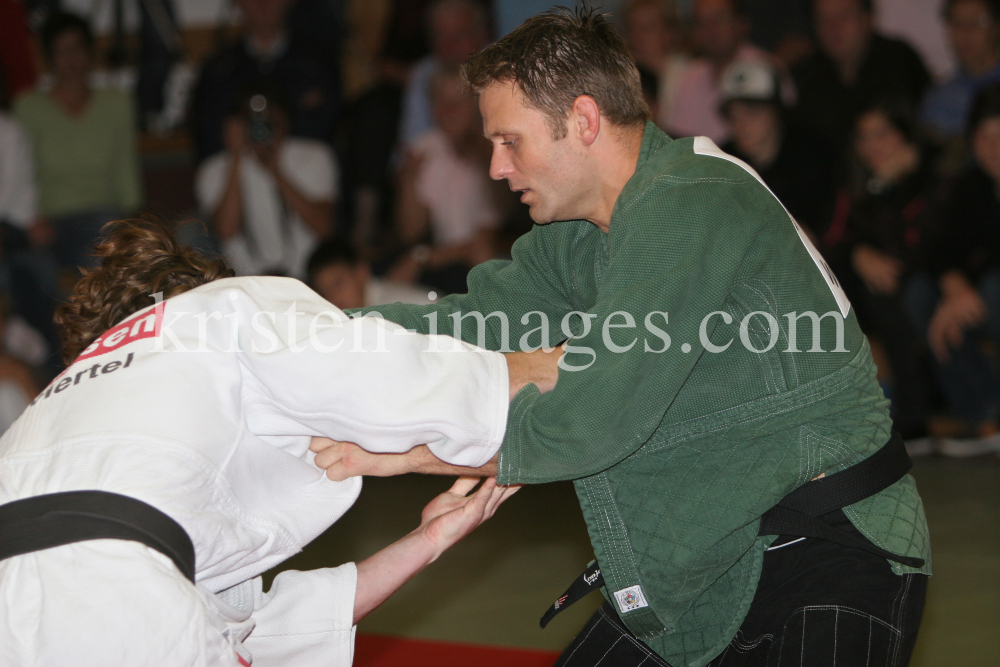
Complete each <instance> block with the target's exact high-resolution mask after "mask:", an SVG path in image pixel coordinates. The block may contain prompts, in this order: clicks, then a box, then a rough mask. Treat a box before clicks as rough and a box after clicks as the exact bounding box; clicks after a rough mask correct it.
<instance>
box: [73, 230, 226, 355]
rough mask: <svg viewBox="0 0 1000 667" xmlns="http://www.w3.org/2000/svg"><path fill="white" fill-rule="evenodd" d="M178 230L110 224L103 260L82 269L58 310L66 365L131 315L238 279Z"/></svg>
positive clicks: (100, 252) (101, 247)
mask: <svg viewBox="0 0 1000 667" xmlns="http://www.w3.org/2000/svg"><path fill="white" fill-rule="evenodd" d="M178 228H179V225H178V224H176V223H169V222H165V221H163V220H160V219H159V218H156V217H154V216H143V217H141V218H132V219H128V220H115V221H113V222H109V223H108V224H106V225H105V226H104V228H103V229H102V230H101V231H102V234H103V238H102V240H101V242H100V243H98V244H97V245H96V246H95V247H94V255H95V256H96V257H98V258H99V259H101V265H100V267H98V268H95V269H84V270H83V277H82V278H81V279H80V280H79V281H78V282H77V283H76V285H75V286H74V287H73V293H72V294H71V295H70V297H69V302H68V303H65V304H63V305H61V306H60V307H59V308H58V309H57V310H56V318H55V319H56V324H57V325H59V327H60V329H61V333H62V341H63V349H62V358H63V362H64V363H65V364H66V365H67V366H68V365H69V364H71V363H73V360H74V359H76V358H77V357H78V356H79V355H80V353H81V352H82V351H83V350H85V349H86V348H87V346H88V345H90V344H91V343H92V342H93V341H94V339H95V338H97V337H98V336H99V335H101V334H102V333H104V332H105V331H107V330H108V329H110V328H111V327H112V326H114V325H115V324H117V323H118V322H120V321H122V320H123V319H125V318H126V317H128V316H129V315H131V314H132V313H135V312H137V311H140V310H142V309H143V308H145V307H147V306H149V305H152V304H153V303H155V299H154V297H153V295H154V294H157V293H159V292H162V293H163V298H164V299H169V298H170V297H172V296H176V295H177V294H180V293H181V292H186V291H187V290H189V289H193V288H195V287H198V286H199V285H204V284H205V283H210V282H212V281H213V280H218V279H219V278H229V277H232V276H233V275H235V273H234V272H233V270H232V269H231V268H230V267H229V265H228V264H227V263H226V261H225V260H224V259H222V258H221V257H209V256H206V255H204V254H202V253H201V252H199V251H198V250H196V249H195V248H193V247H191V246H188V245H184V244H182V243H180V242H179V241H178V240H177V230H178Z"/></svg>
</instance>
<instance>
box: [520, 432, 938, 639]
mask: <svg viewBox="0 0 1000 667" xmlns="http://www.w3.org/2000/svg"><path fill="white" fill-rule="evenodd" d="M912 467H913V461H911V460H910V456H909V454H907V453H906V446H905V445H904V443H903V438H902V437H900V435H899V434H898V433H896V432H895V431H894V432H893V433H892V437H890V438H889V441H888V442H886V443H885V444H884V445H883V446H882V447H881V448H880V449H879V450H878V451H877V452H875V453H874V454H872V455H871V456H869V457H868V458H867V459H865V460H864V461H862V462H861V463H857V464H855V465H853V466H851V467H850V468H847V469H846V470H842V471H840V472H838V473H836V474H833V475H830V476H828V477H821V478H819V479H814V480H812V481H811V482H808V483H806V484H803V485H802V486H800V487H799V488H797V489H796V490H794V491H792V492H791V493H789V494H788V495H787V496H785V497H784V498H782V499H781V502H779V503H778V504H777V505H775V506H774V507H772V508H771V509H769V510H768V511H767V512H765V513H764V515H763V516H762V517H761V518H760V530H759V531H758V533H757V534H758V535H786V536H794V537H813V538H816V539H821V540H826V541H828V542H835V543H837V544H840V545H843V546H847V547H854V548H856V549H863V550H865V551H868V552H869V553H873V554H876V555H878V556H882V557H883V558H887V559H889V560H894V561H896V562H898V563H902V564H903V565H908V566H910V567H923V565H924V560H923V559H922V558H913V557H911V556H900V555H898V554H894V553H892V552H889V551H886V550H885V549H883V548H882V547H880V546H878V545H876V544H874V543H872V542H871V541H870V540H868V539H867V538H865V537H864V536H863V535H861V534H860V533H851V532H848V531H846V530H841V529H840V528H837V527H835V526H832V525H830V524H829V523H827V522H826V521H824V520H823V515H825V514H829V513H830V512H834V511H836V510H839V509H841V508H844V507H847V506H848V505H853V504H854V503H856V502H859V501H861V500H864V499H865V498H868V497H869V496H873V495H875V494H876V493H878V492H879V491H881V490H883V489H886V488H888V487H890V486H892V485H893V484H895V483H896V482H898V481H899V480H900V479H902V477H903V475H905V474H906V473H907V472H909V470H910V468H912ZM603 585H604V577H603V576H602V575H601V569H600V566H599V565H598V564H597V562H596V561H595V562H594V563H592V564H591V565H590V566H588V567H587V569H586V570H585V571H584V573H583V574H581V575H580V576H579V577H577V579H576V581H574V582H573V583H572V584H571V585H570V587H569V588H568V589H566V592H565V593H563V595H562V596H561V597H560V598H559V599H558V600H556V601H555V602H554V603H553V604H552V606H550V607H549V609H548V610H547V611H546V612H545V615H544V616H542V620H541V622H540V625H541V626H542V627H543V628H544V627H545V626H546V625H548V624H549V621H551V620H552V619H553V617H555V615H556V614H558V613H559V612H561V611H562V610H564V609H566V607H568V606H570V605H571V604H573V603H574V602H576V601H577V600H579V599H580V598H582V597H584V596H585V595H587V594H588V593H590V592H591V591H594V590H596V589H598V588H600V587H601V586H603Z"/></svg>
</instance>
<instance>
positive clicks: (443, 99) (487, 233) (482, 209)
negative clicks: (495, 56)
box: [388, 70, 507, 293]
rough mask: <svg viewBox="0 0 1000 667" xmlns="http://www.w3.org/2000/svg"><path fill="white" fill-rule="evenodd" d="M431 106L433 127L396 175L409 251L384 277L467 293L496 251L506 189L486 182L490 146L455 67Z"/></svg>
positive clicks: (444, 75)
mask: <svg viewBox="0 0 1000 667" xmlns="http://www.w3.org/2000/svg"><path fill="white" fill-rule="evenodd" d="M431 101H432V104H433V112H434V121H435V123H436V126H435V127H434V128H433V129H431V130H429V131H428V132H426V133H425V134H423V135H422V136H421V137H420V138H419V139H418V140H417V141H415V142H414V143H413V147H412V149H411V151H410V153H409V155H408V156H407V158H406V161H405V164H404V165H403V168H402V169H401V171H400V177H399V192H398V201H397V209H396V229H397V233H398V236H399V238H400V240H401V241H402V242H403V243H404V244H405V245H407V246H409V247H411V250H410V252H409V253H407V255H406V256H405V257H404V258H403V259H402V260H400V261H399V262H397V263H396V265H395V266H394V267H393V268H392V269H391V270H390V271H389V273H388V277H389V278H390V279H391V280H395V281H398V282H403V283H413V282H420V283H423V284H426V285H430V286H431V287H436V288H438V289H440V290H442V291H444V292H449V293H454V292H465V291H466V286H465V276H466V274H467V273H468V272H469V269H471V268H472V267H474V266H475V265H476V264H479V263H480V262H484V261H486V260H488V259H492V258H493V257H494V255H495V254H496V233H495V231H496V228H497V227H498V226H499V225H500V223H501V222H502V219H503V210H502V205H501V203H500V201H501V200H500V197H499V195H500V193H501V191H503V190H506V189H507V188H506V185H505V184H504V183H503V182H501V181H497V182H494V181H491V180H490V178H489V163H490V144H489V143H488V142H486V141H483V126H482V120H481V118H480V116H479V109H478V107H477V106H476V102H475V101H474V100H472V99H471V98H470V97H469V96H468V95H466V93H465V89H464V88H463V86H462V82H461V80H460V79H459V76H458V72H457V71H456V70H442V71H440V72H438V73H437V74H436V75H435V76H434V78H433V79H432V80H431Z"/></svg>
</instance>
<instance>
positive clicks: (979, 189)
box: [907, 85, 1000, 454]
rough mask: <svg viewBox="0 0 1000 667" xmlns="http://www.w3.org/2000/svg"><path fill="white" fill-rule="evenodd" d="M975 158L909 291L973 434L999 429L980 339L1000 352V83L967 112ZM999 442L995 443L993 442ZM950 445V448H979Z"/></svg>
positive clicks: (997, 401) (999, 398) (999, 410)
mask: <svg viewBox="0 0 1000 667" xmlns="http://www.w3.org/2000/svg"><path fill="white" fill-rule="evenodd" d="M969 136H970V138H971V144H972V153H973V156H974V162H973V164H971V165H969V166H968V167H967V168H966V170H965V171H964V173H962V175H961V176H960V177H959V178H958V180H957V182H956V183H955V185H954V187H953V189H952V192H951V193H950V196H949V198H948V200H947V204H946V206H945V207H944V211H943V214H942V225H941V227H940V232H939V233H938V234H937V235H935V236H933V237H931V238H929V239H927V245H928V246H930V248H929V251H928V257H929V258H930V262H929V269H930V272H929V273H928V274H924V275H921V276H918V278H917V279H915V280H914V281H913V283H912V285H911V287H910V288H909V290H908V298H907V306H908V314H909V315H910V318H911V321H912V322H913V324H914V326H915V327H916V329H917V331H918V332H919V333H920V334H921V335H923V336H926V337H927V340H928V342H929V344H930V348H931V351H932V352H933V353H934V358H935V361H936V362H937V363H936V369H937V371H938V377H939V378H940V380H941V388H942V389H943V391H944V394H945V397H946V398H947V400H948V404H949V406H950V409H951V412H952V414H953V415H954V416H956V417H958V418H959V419H961V420H962V421H963V422H964V423H965V424H966V425H967V433H968V435H970V436H991V435H996V434H997V433H998V432H1000V377H998V374H997V364H996V359H995V358H994V359H993V360H992V361H988V360H987V359H986V357H985V356H984V354H983V351H982V346H981V343H982V342H983V341H984V340H991V341H993V346H994V351H995V352H1000V200H998V196H997V192H998V191H1000V190H998V187H1000V85H993V86H989V87H987V88H985V89H983V90H982V92H980V94H979V96H978V97H977V98H976V99H975V101H974V103H973V105H972V112H971V115H970V117H969ZM994 444H995V443H994ZM969 446H972V449H968V447H964V448H963V447H960V446H959V445H958V444H951V445H949V446H948V447H945V448H944V453H956V454H961V453H963V452H964V453H968V454H975V453H981V452H980V451H979V450H978V449H976V448H975V446H974V443H969Z"/></svg>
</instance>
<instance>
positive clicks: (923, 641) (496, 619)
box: [280, 457, 1000, 667]
mask: <svg viewBox="0 0 1000 667" xmlns="http://www.w3.org/2000/svg"><path fill="white" fill-rule="evenodd" d="M913 475H914V477H915V478H916V480H917V485H918V488H919V489H920V493H921V495H922V497H923V499H924V504H925V507H926V511H927V516H928V521H929V523H930V527H931V538H932V544H933V550H934V576H933V577H932V578H931V581H930V587H929V593H928V602H927V608H926V611H925V613H924V622H923V626H922V628H921V635H920V638H919V640H918V643H917V648H916V652H915V654H914V658H913V661H912V662H911V665H913V666H914V667H950V666H952V665H1000V658H998V657H997V656H1000V459H997V458H992V457H989V458H977V459H966V460H953V459H943V458H937V457H929V458H921V459H917V460H916V462H915V466H914V470H913ZM448 484H449V482H448V480H446V479H443V478H433V477H420V476H416V475H408V476H405V477H399V478H392V479H367V480H365V488H364V490H363V491H362V493H361V497H360V498H359V500H358V502H357V504H356V505H355V506H354V508H352V509H351V510H350V511H349V512H348V514H347V515H345V516H344V518H343V519H342V520H341V521H340V522H338V524H337V525H335V526H334V527H333V528H331V529H330V530H329V531H327V532H326V533H324V534H323V535H322V536H321V537H320V538H319V539H317V540H316V541H315V542H313V544H311V545H310V546H309V547H308V548H307V549H306V550H305V551H304V552H302V553H301V554H300V555H298V556H296V557H295V558H293V559H291V560H290V561H287V562H286V563H284V564H282V566H281V568H280V569H309V568H313V567H323V566H329V565H334V564H339V563H341V562H344V561H349V560H359V559H362V558H364V557H366V556H368V555H370V554H371V553H373V552H375V551H376V550H378V549H379V548H381V547H383V546H385V545H386V544H389V543H390V542H392V541H393V540H395V539H398V538H399V537H401V536H402V535H404V534H405V533H407V532H409V531H410V530H412V529H413V528H414V527H415V526H416V525H417V523H418V522H419V516H420V509H421V508H422V507H423V505H424V504H425V503H426V502H427V501H428V500H430V498H432V497H433V496H434V495H435V494H436V493H438V492H440V491H443V490H444V489H445V488H447V486H448ZM592 557H593V556H592V552H591V550H590V545H589V541H588V539H587V534H586V529H585V528H584V523H583V518H582V517H581V515H580V509H579V507H578V506H577V504H576V496H575V494H574V492H573V488H572V485H570V484H568V483H560V484H548V485H544V486H537V487H528V488H526V489H524V490H523V491H521V492H520V493H519V494H517V495H516V496H514V497H513V498H511V499H510V501H508V503H507V504H506V505H505V506H504V507H502V508H501V510H500V512H498V514H497V515H496V516H495V517H494V518H493V519H492V520H491V521H490V522H489V523H487V524H486V525H484V526H483V527H482V528H480V529H479V530H478V531H477V532H476V533H474V534H472V535H471V536H469V537H468V538H467V539H466V540H465V541H464V542H462V543H460V544H459V545H458V546H456V547H455V548H454V549H452V550H451V551H450V552H449V553H447V554H445V555H444V556H443V557H442V558H441V559H440V560H439V561H438V562H436V563H434V564H433V565H431V567H430V568H428V569H427V570H426V571H424V572H423V573H421V574H420V575H418V576H417V578H415V579H414V580H413V581H411V582H410V583H409V584H407V585H406V586H405V587H404V588H403V589H402V590H400V591H399V593H397V595H396V596H394V597H393V598H392V599H390V600H389V601H388V602H387V603H386V604H385V605H383V606H382V607H381V608H380V609H378V610H376V611H375V612H374V613H373V614H372V615H371V616H369V617H368V618H367V619H365V620H364V621H363V622H362V623H361V625H360V627H359V632H362V633H376V634H380V635H392V636H397V637H407V638H415V639H421V640H432V641H437V642H441V641H443V642H462V643H470V644H478V645H492V646H500V647H520V648H529V649H538V650H545V651H559V650H561V649H562V648H563V647H564V646H565V645H566V644H567V643H568V642H569V640H570V639H571V638H572V637H573V636H574V635H575V634H576V631H577V630H579V628H580V627H581V626H582V625H583V623H584V622H585V621H586V619H587V618H588V617H589V616H590V614H591V613H592V612H593V610H594V609H595V608H596V606H597V605H598V604H599V603H600V602H601V600H600V596H599V595H597V594H594V595H592V596H590V597H589V598H586V599H584V600H583V601H581V602H580V603H578V604H577V605H575V606H573V607H571V608H570V609H568V610H567V611H566V612H564V613H563V614H561V615H560V616H558V617H557V618H556V619H555V620H553V622H552V623H551V624H550V625H549V626H548V627H547V628H546V629H545V630H542V629H540V628H539V627H538V619H539V618H540V617H541V615H542V613H543V612H544V611H545V609H546V608H547V606H548V605H549V604H551V602H552V601H553V600H554V599H555V598H556V597H558V596H559V595H560V594H561V593H562V592H563V591H564V590H565V588H566V587H567V586H568V585H569V583H570V582H571V581H572V580H573V579H574V578H575V577H576V576H577V575H578V574H579V573H580V572H581V571H582V570H583V568H584V567H585V566H586V564H587V562H588V561H589V560H590V559H591V558H592ZM371 645H372V644H371V643H370V642H368V643H366V642H364V641H363V642H359V645H358V649H359V650H364V648H365V646H371ZM386 650H388V649H386ZM358 660H359V661H360V660H361V656H360V655H358ZM359 664H360V663H359ZM368 664H373V663H368Z"/></svg>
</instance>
